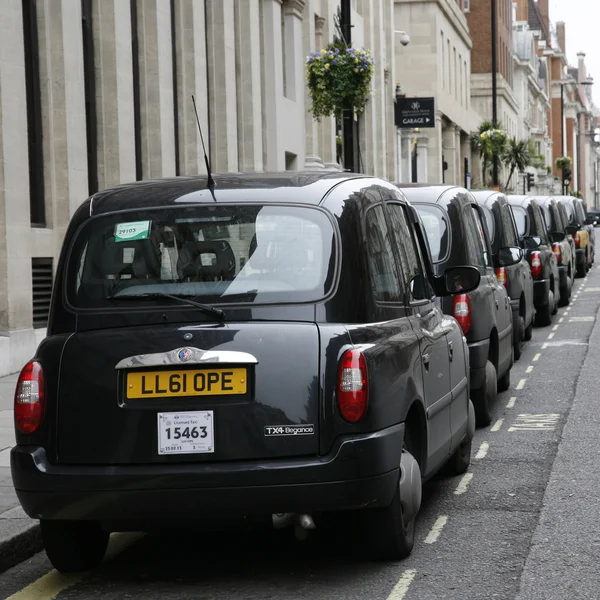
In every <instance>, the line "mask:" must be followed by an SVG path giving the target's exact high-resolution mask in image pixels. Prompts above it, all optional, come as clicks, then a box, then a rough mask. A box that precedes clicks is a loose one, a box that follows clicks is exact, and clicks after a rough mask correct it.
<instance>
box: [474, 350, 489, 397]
mask: <svg viewBox="0 0 600 600" xmlns="http://www.w3.org/2000/svg"><path fill="white" fill-rule="evenodd" d="M489 355H490V340H481V341H479V342H469V363H470V377H469V379H470V383H471V391H473V390H478V389H479V388H480V387H481V386H482V385H483V383H484V381H485V364H486V362H487V359H488V356H489Z"/></svg>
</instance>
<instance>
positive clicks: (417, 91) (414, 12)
mask: <svg viewBox="0 0 600 600" xmlns="http://www.w3.org/2000/svg"><path fill="white" fill-rule="evenodd" d="M394 22H395V29H396V30H399V31H406V32H407V33H409V35H410V44H409V45H408V46H405V47H404V46H402V45H400V44H396V69H395V74H394V77H395V79H396V80H397V81H398V83H399V84H400V87H401V89H402V93H403V94H405V95H406V96H407V97H411V98H413V97H415V98H424V97H433V98H434V99H435V109H436V110H435V128H432V129H425V128H422V129H420V130H419V129H413V130H410V129H402V130H399V131H398V132H397V136H398V146H399V148H400V150H399V152H398V153H397V155H398V156H399V161H398V167H397V181H400V182H403V183H407V182H417V183H441V182H442V181H444V182H446V183H451V184H457V185H465V175H466V173H467V171H466V170H465V159H468V161H469V163H470V158H471V150H470V142H469V134H470V132H471V131H472V129H473V127H474V120H473V115H472V111H471V88H470V74H471V45H472V43H471V37H470V35H469V30H468V26H467V20H466V18H465V16H464V13H463V11H462V10H461V9H460V7H459V5H458V4H457V2H456V0H423V1H419V2H415V1H414V0H395V2H394ZM444 167H446V168H444ZM469 168H470V167H469Z"/></svg>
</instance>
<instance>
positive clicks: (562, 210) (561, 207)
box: [556, 198, 577, 277]
mask: <svg viewBox="0 0 600 600" xmlns="http://www.w3.org/2000/svg"><path fill="white" fill-rule="evenodd" d="M556 206H557V207H558V212H559V214H560V220H561V225H562V229H561V231H564V232H565V235H566V239H567V241H568V242H569V246H570V247H571V257H572V261H573V265H574V269H575V275H574V276H573V277H577V261H576V256H577V247H576V246H575V240H574V239H573V236H572V231H571V229H570V228H569V215H568V213H567V208H566V206H565V203H564V202H563V201H562V200H561V199H560V198H556Z"/></svg>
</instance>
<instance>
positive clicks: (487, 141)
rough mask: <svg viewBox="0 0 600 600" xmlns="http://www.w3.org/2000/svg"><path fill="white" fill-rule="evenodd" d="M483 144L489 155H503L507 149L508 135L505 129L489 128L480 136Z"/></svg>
mask: <svg viewBox="0 0 600 600" xmlns="http://www.w3.org/2000/svg"><path fill="white" fill-rule="evenodd" d="M479 137H480V140H481V145H482V146H483V148H484V150H485V152H486V153H487V154H488V155H489V156H501V155H502V154H504V151H505V150H506V144H507V142H508V135H507V134H506V131H504V130H503V129H487V130H486V131H483V132H482V133H481V135H480V136H479Z"/></svg>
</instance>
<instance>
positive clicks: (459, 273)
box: [435, 267, 481, 296]
mask: <svg viewBox="0 0 600 600" xmlns="http://www.w3.org/2000/svg"><path fill="white" fill-rule="evenodd" d="M480 281H481V273H479V271H478V270H477V269H476V268H475V267H451V268H449V269H448V270H447V271H446V272H445V273H444V274H443V275H440V276H438V277H436V278H435V283H436V290H435V292H436V295H438V296H451V295H453V294H466V293H467V292H472V291H473V290H474V289H475V288H476V287H477V286H478V285H479V282H480Z"/></svg>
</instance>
